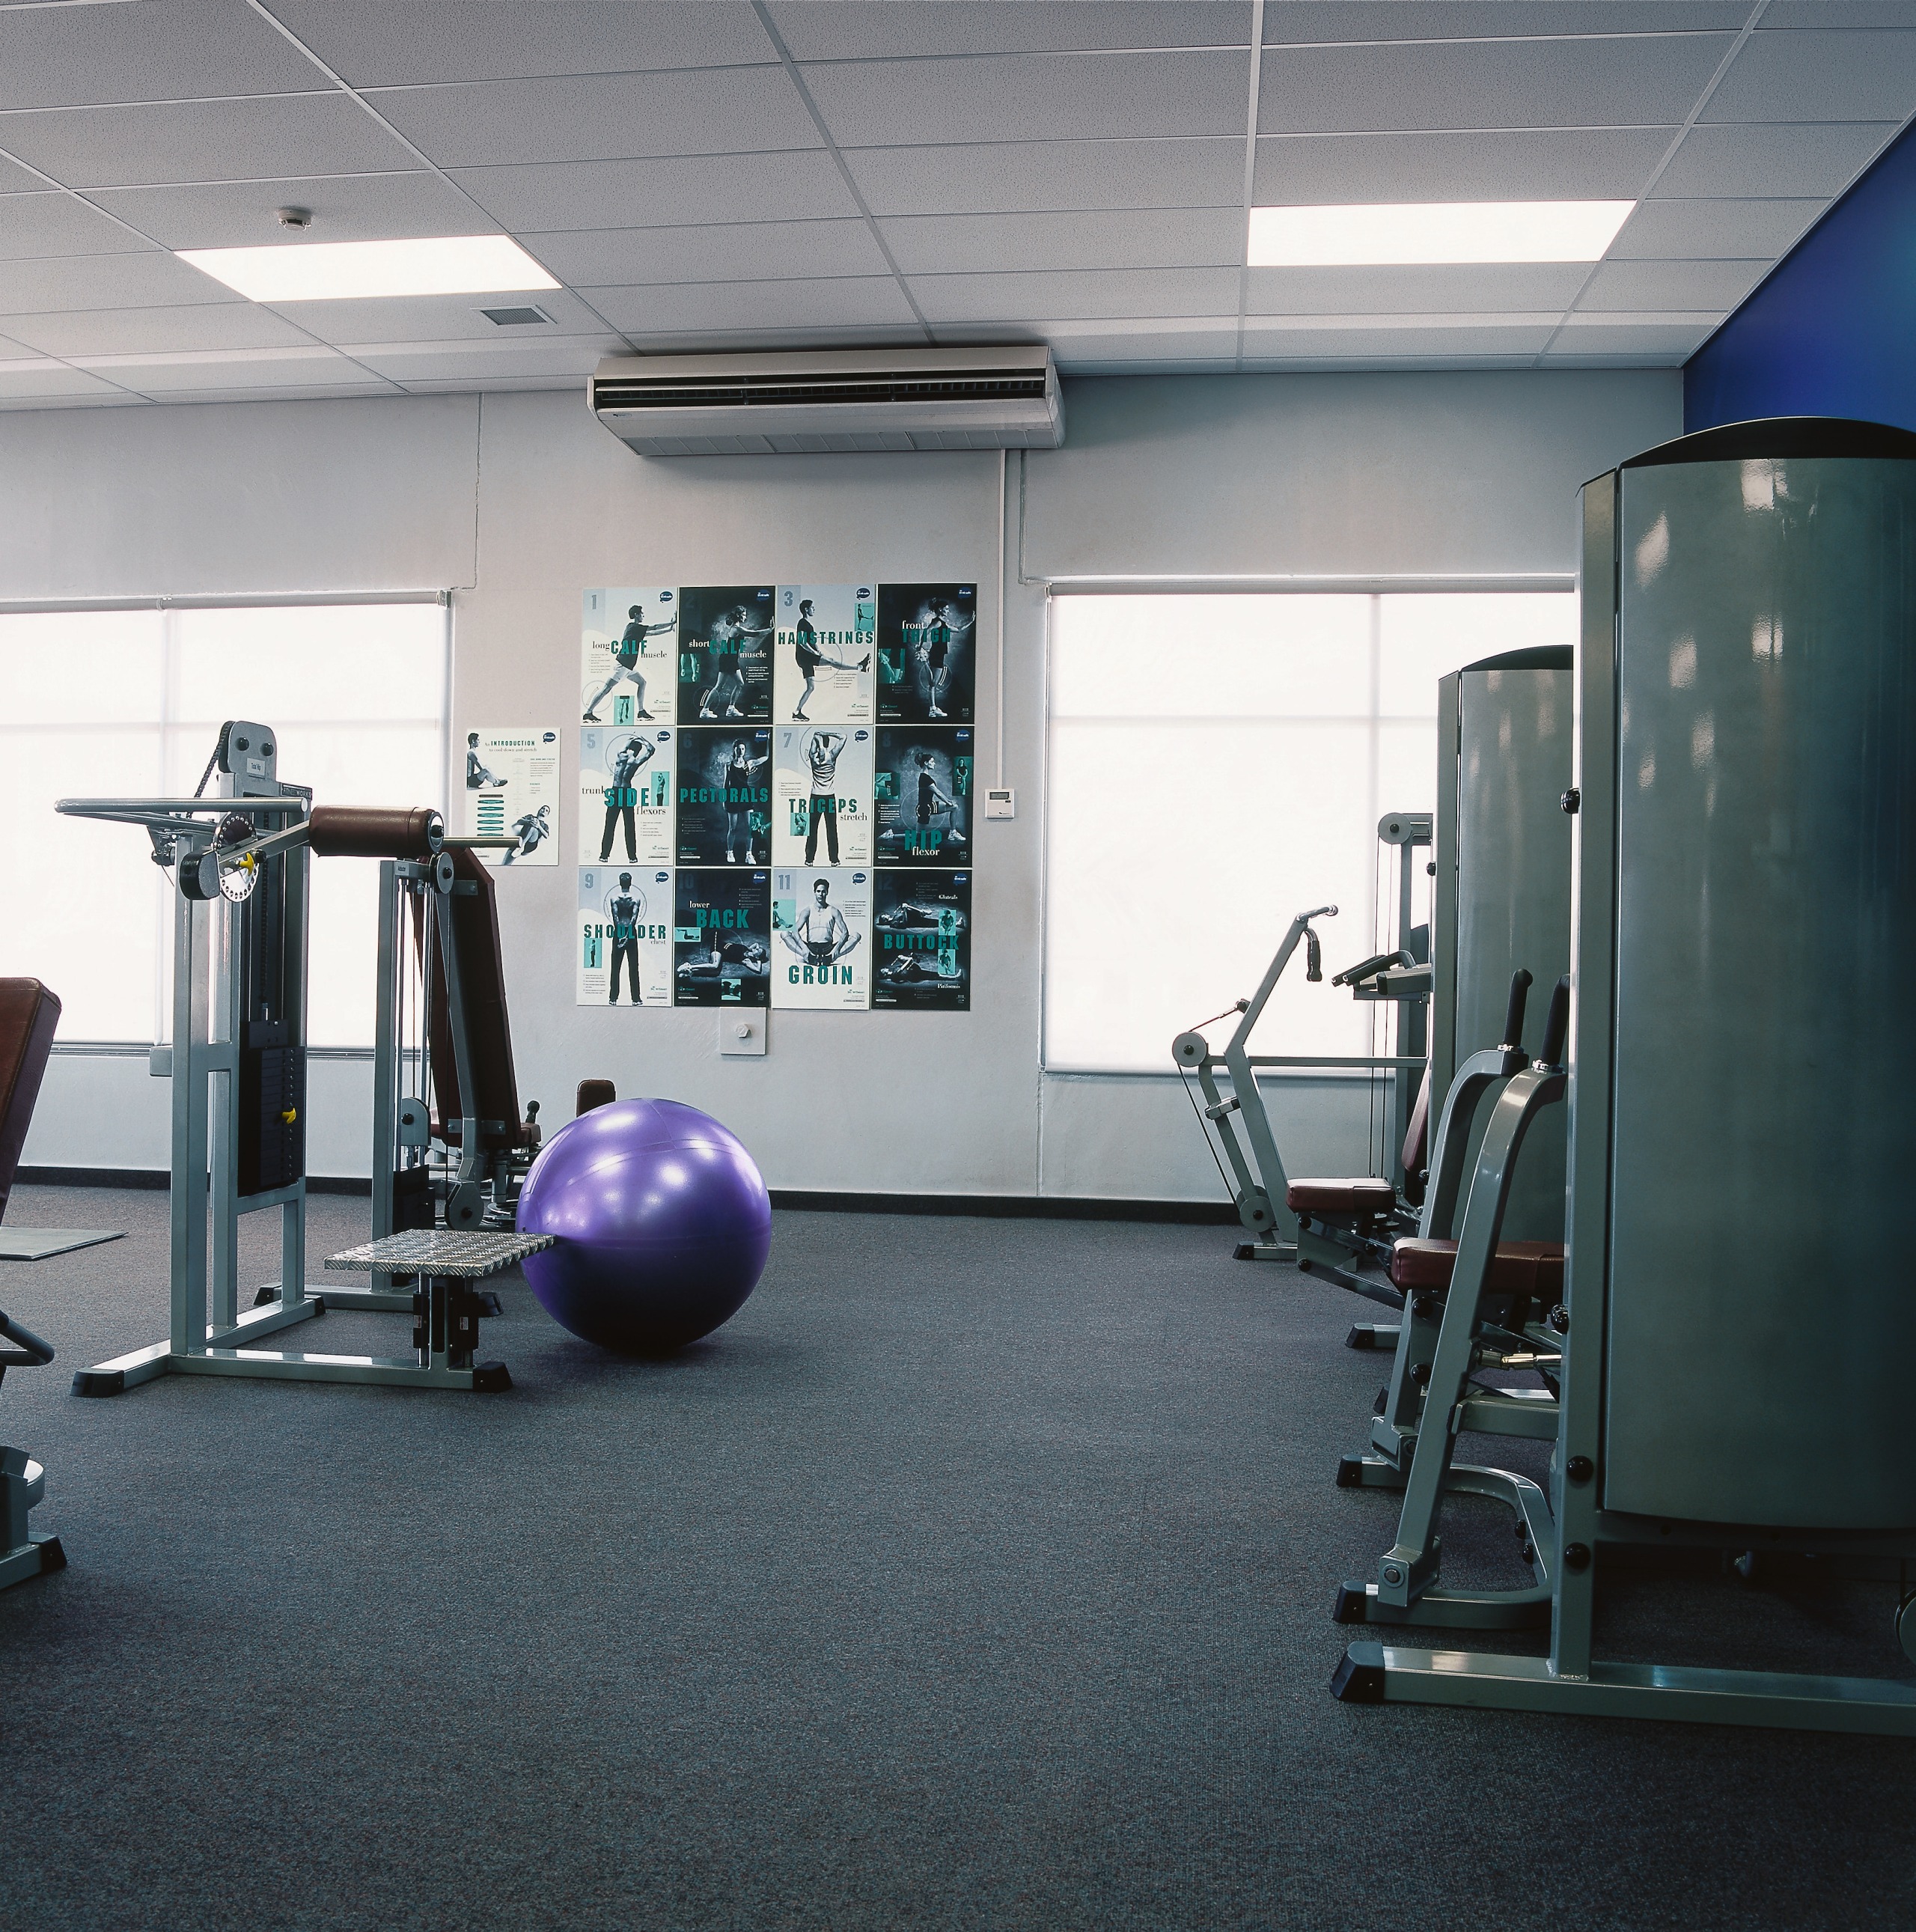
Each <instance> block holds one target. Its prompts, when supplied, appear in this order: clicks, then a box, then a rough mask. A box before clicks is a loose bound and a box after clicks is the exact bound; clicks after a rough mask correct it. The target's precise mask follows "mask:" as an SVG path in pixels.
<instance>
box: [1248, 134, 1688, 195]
mask: <svg viewBox="0 0 1916 1932" xmlns="http://www.w3.org/2000/svg"><path fill="white" fill-rule="evenodd" d="M1676 131H1677V130H1676V128H1675V127H1572V128H1552V129H1551V130H1548V131H1546V132H1540V131H1537V130H1531V129H1528V128H1525V129H1519V130H1510V131H1504V132H1489V133H1447V132H1446V133H1400V134H1284V135H1278V134H1266V135H1264V136H1261V138H1260V139H1259V140H1258V172H1257V182H1256V187H1255V194H1256V196H1257V199H1258V202H1260V204H1261V205H1266V206H1273V205H1285V204H1287V203H1300V204H1310V203H1324V202H1333V203H1335V202H1363V201H1554V200H1567V201H1576V200H1591V201H1621V200H1627V199H1633V198H1634V197H1635V196H1636V195H1637V194H1639V193H1641V192H1642V187H1643V184H1644V183H1645V181H1648V179H1649V178H1650V175H1651V170H1652V169H1654V167H1655V166H1656V165H1657V163H1658V162H1659V161H1660V160H1662V159H1663V151H1664V150H1665V149H1666V148H1668V147H1669V145H1670V142H1672V139H1675V135H1676Z"/></svg>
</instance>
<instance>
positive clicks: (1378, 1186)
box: [1171, 811, 1431, 1307]
mask: <svg viewBox="0 0 1916 1932" xmlns="http://www.w3.org/2000/svg"><path fill="white" fill-rule="evenodd" d="M1378 838H1379V839H1380V840H1381V841H1382V842H1383V843H1384V844H1386V845H1387V846H1391V847H1395V848H1396V852H1397V895H1396V898H1397V904H1396V930H1397V932H1398V935H1399V944H1398V946H1397V947H1396V948H1393V950H1391V951H1390V952H1388V953H1378V954H1377V955H1375V956H1373V957H1372V958H1371V959H1366V960H1363V961H1362V962H1360V963H1359V964H1358V965H1355V966H1353V967H1351V968H1348V969H1347V970H1346V971H1344V972H1342V973H1340V974H1337V975H1336V978H1335V979H1334V980H1333V982H1332V983H1333V985H1334V986H1348V987H1349V989H1350V990H1351V994H1352V995H1353V997H1354V998H1357V999H1360V1000H1365V1001H1387V1002H1390V1003H1392V1004H1395V1005H1396V1008H1397V1019H1396V1028H1395V1035H1396V1046H1397V1049H1398V1050H1397V1051H1396V1052H1395V1053H1390V1054H1342V1055H1339V1054H1264V1053H1257V1054H1254V1053H1252V1052H1251V1050H1250V1042H1251V1036H1252V1034H1253V1033H1255V1031H1256V1030H1257V1025H1258V1021H1259V1020H1260V1019H1261V1018H1262V1017H1263V1015H1264V1008H1265V1007H1266V1006H1267V1004H1269V1002H1270V997H1271V995H1272V994H1273V993H1274V992H1276V990H1277V984H1278V982H1279V980H1281V979H1282V978H1283V977H1284V972H1285V968H1287V967H1288V965H1290V964H1291V959H1292V956H1294V954H1295V953H1296V952H1297V948H1298V947H1299V945H1300V944H1302V945H1303V947H1304V949H1305V951H1304V961H1305V968H1304V977H1305V978H1306V980H1309V981H1312V982H1313V983H1315V982H1317V981H1319V980H1322V979H1323V977H1324V961H1323V950H1322V946H1321V941H1320V940H1319V938H1318V933H1317V932H1316V931H1315V929H1314V928H1313V926H1312V921H1313V920H1314V919H1330V918H1334V917H1336V913H1337V908H1336V907H1335V906H1334V905H1324V906H1315V907H1312V909H1311V910H1309V912H1301V913H1299V914H1298V915H1297V917H1296V918H1295V919H1293V920H1292V921H1291V925H1290V927H1289V929H1288V930H1287V931H1286V932H1285V935H1284V938H1283V939H1282V941H1280V942H1279V946H1278V949H1277V951H1276V954H1275V955H1274V956H1273V958H1272V960H1271V963H1270V965H1269V966H1268V967H1267V968H1266V969H1265V972H1264V978H1263V980H1261V982H1260V983H1259V984H1258V990H1257V991H1256V992H1255V993H1254V994H1252V995H1251V997H1250V998H1249V999H1248V1000H1240V1001H1237V1004H1235V1005H1234V1007H1231V1008H1230V1009H1229V1011H1230V1012H1231V1013H1235V1014H1237V1016H1238V1019H1237V1025H1236V1026H1235V1027H1234V1028H1233V1029H1232V1031H1231V1038H1230V1039H1229V1040H1228V1042H1227V1043H1225V1048H1224V1051H1223V1052H1222V1053H1214V1052H1213V1051H1212V1050H1211V1046H1210V1042H1209V1041H1208V1040H1207V1039H1206V1038H1205V1037H1204V1031H1203V1029H1202V1028H1192V1029H1190V1030H1189V1031H1187V1032H1184V1033H1181V1034H1179V1035H1178V1036H1177V1039H1176V1040H1174V1041H1173V1042H1172V1043H1171V1058H1173V1059H1174V1061H1176V1062H1177V1067H1178V1069H1179V1071H1180V1074H1181V1075H1185V1076H1188V1075H1191V1074H1195V1075H1196V1076H1197V1080H1198V1088H1199V1089H1200V1090H1201V1092H1202V1093H1203V1094H1204V1112H1203V1118H1204V1120H1205V1121H1208V1122H1209V1123H1210V1124H1211V1125H1212V1126H1214V1127H1216V1130H1217V1135H1218V1139H1219V1142H1221V1143H1222V1146H1223V1148H1224V1153H1225V1160H1227V1161H1228V1163H1229V1164H1230V1168H1231V1181H1232V1183H1233V1184H1234V1186H1233V1196H1232V1199H1233V1205H1234V1206H1235V1207H1236V1208H1237V1218H1238V1220H1239V1221H1240V1223H1242V1224H1243V1228H1244V1230H1245V1232H1246V1234H1247V1235H1249V1237H1250V1238H1249V1240H1248V1241H1243V1242H1240V1244H1238V1247H1237V1250H1236V1253H1237V1259H1239V1260H1240V1261H1251V1260H1264V1261H1291V1260H1294V1259H1297V1257H1298V1256H1299V1253H1300V1230H1299V1226H1298V1218H1297V1211H1296V1210H1295V1208H1293V1207H1292V1206H1291V1203H1290V1201H1289V1199H1288V1197H1289V1196H1290V1194H1291V1187H1292V1184H1291V1178H1290V1176H1289V1175H1288V1172H1286V1170H1285V1165H1284V1158H1283V1156H1282V1154H1281V1153H1280V1152H1279V1149H1278V1145H1277V1136H1276V1133H1274V1132H1273V1129H1272V1127H1271V1124H1270V1114H1269V1112H1267V1109H1266V1108H1265V1106H1264V1096H1263V1095H1262V1094H1261V1093H1260V1092H1259V1091H1258V1084H1257V1076H1258V1069H1259V1068H1261V1067H1291V1068H1297V1069H1305V1068H1309V1069H1312V1070H1318V1071H1322V1070H1363V1071H1365V1072H1367V1073H1373V1074H1375V1073H1384V1074H1385V1075H1386V1076H1388V1078H1389V1081H1390V1127H1389V1128H1388V1129H1387V1132H1388V1135H1389V1139H1390V1178H1389V1179H1388V1181H1373V1182H1372V1183H1370V1184H1369V1185H1370V1186H1371V1187H1372V1188H1374V1189H1375V1190H1376V1192H1377V1199H1378V1202H1380V1203H1381V1205H1382V1208H1384V1210H1386V1211H1388V1210H1391V1209H1393V1208H1394V1206H1395V1205H1396V1203H1397V1202H1399V1201H1400V1200H1401V1199H1402V1197H1403V1196H1404V1193H1405V1186H1406V1184H1407V1181H1408V1182H1409V1183H1410V1184H1411V1186H1412V1187H1414V1185H1415V1181H1414V1177H1413V1176H1409V1175H1406V1173H1405V1169H1404V1166H1403V1159H1402V1151H1403V1148H1404V1146H1405V1139H1406V1136H1407V1134H1408V1130H1409V1127H1410V1124H1411V1115H1412V1112H1413V1111H1414V1106H1415V1104H1416V1096H1417V1080H1416V1079H1413V1078H1412V1076H1413V1075H1416V1076H1419V1077H1421V1076H1422V1074H1423V1070H1424V1067H1425V1064H1426V1046H1425V1025H1424V1008H1425V1006H1426V1004H1427V1002H1428V1001H1429V997H1430V967H1429V930H1428V929H1427V928H1425V927H1423V926H1417V927H1413V926H1412V925H1411V919H1412V917H1413V916H1414V915H1413V902H1414V880H1415V877H1416V869H1417V853H1418V852H1419V851H1420V850H1424V849H1426V848H1428V847H1429V844H1430V841H1431V817H1430V814H1429V812H1427V811H1426V812H1407V811H1392V812H1387V813H1385V814H1384V817H1382V819H1381V820H1379V821H1378ZM1223 1017H1225V1016H1223V1015H1222V1014H1221V1015H1219V1018H1220V1019H1222V1018H1223ZM1211 1024H1212V1022H1210V1021H1207V1022H1204V1025H1211ZM1220 1067H1222V1069H1223V1070H1224V1071H1225V1074H1226V1075H1227V1076H1228V1079H1229V1082H1230V1088H1231V1091H1230V1092H1229V1093H1228V1094H1226V1093H1225V1092H1224V1091H1223V1090H1222V1087H1221V1085H1220V1084H1219V1079H1218V1070H1219V1068H1220ZM1338 1185H1339V1186H1342V1187H1349V1186H1351V1185H1352V1184H1351V1183H1348V1182H1343V1183H1339V1184H1338ZM1340 1252H1342V1250H1340ZM1360 1252H1363V1251H1362V1250H1360ZM1380 1253H1381V1255H1383V1256H1387V1255H1388V1253H1389V1247H1388V1243H1387V1242H1385V1243H1384V1244H1381V1249H1380ZM1326 1271H1330V1270H1326ZM1337 1278H1338V1279H1339V1280H1340V1281H1342V1283H1343V1285H1344V1286H1347V1287H1350V1286H1357V1288H1358V1292H1360V1293H1366V1294H1369V1295H1372V1297H1373V1298H1375V1299H1378V1300H1382V1301H1386V1302H1387V1304H1388V1305H1390V1307H1397V1306H1398V1305H1399V1301H1400V1300H1401V1298H1399V1296H1397V1295H1395V1294H1394V1293H1393V1292H1391V1291H1390V1289H1388V1288H1387V1287H1385V1286H1383V1285H1382V1284H1380V1283H1374V1282H1373V1283H1361V1284H1360V1283H1359V1280H1358V1278H1357V1277H1354V1276H1346V1275H1344V1274H1338V1276H1337Z"/></svg>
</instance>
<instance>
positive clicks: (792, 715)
mask: <svg viewBox="0 0 1916 1932" xmlns="http://www.w3.org/2000/svg"><path fill="white" fill-rule="evenodd" d="M877 642H878V604H877V598H875V597H874V595H873V593H872V589H871V585H869V584H852V583H781V584H780V585H779V586H778V623H777V625H776V627H775V631H774V634H773V643H772V657H773V664H772V694H773V700H774V705H775V712H774V715H775V716H776V717H777V718H778V721H779V722H780V723H781V724H785V723H793V724H808V723H814V722H815V723H817V724H870V723H871V714H872V690H873V673H872V667H871V661H872V657H873V654H874V651H875V650H876V649H877Z"/></svg>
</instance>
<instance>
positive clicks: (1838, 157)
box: [1657, 121, 1897, 201]
mask: <svg viewBox="0 0 1916 1932" xmlns="http://www.w3.org/2000/svg"><path fill="white" fill-rule="evenodd" d="M1896 132H1897V127H1896V124H1895V123H1894V121H1824V122H1822V123H1818V124H1810V125H1808V126H1801V127H1788V126H1780V125H1772V126H1753V127H1693V128H1692V129H1691V130H1690V132H1689V133H1687V134H1686V135H1685V136H1684V140H1683V145H1682V146H1681V147H1680V148H1678V150H1677V151H1676V154H1675V156H1674V157H1673V158H1672V160H1671V163H1670V165H1669V167H1668V168H1666V169H1665V170H1664V172H1663V178H1661V179H1660V181H1658V182H1657V198H1658V199H1660V200H1671V201H1680V200H1683V199H1687V198H1689V197H1690V196H1697V195H1732V196H1763V197H1765V198H1768V197H1773V196H1774V197H1781V196H1790V195H1821V196H1826V197H1827V196H1831V195H1834V194H1837V193H1840V192H1841V191H1842V190H1843V189H1844V188H1846V187H1848V186H1849V183H1850V181H1852V178H1854V177H1855V175H1857V174H1858V173H1859V172H1861V169H1863V168H1864V166H1866V165H1867V163H1869V162H1870V160H1873V158H1874V157H1875V156H1876V153H1877V151H1879V149H1880V148H1882V147H1883V146H1885V145H1886V144H1887V143H1888V141H1889V140H1890V139H1891V137H1892V136H1894V134H1895V133H1896Z"/></svg>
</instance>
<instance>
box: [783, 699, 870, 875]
mask: <svg viewBox="0 0 1916 1932" xmlns="http://www.w3.org/2000/svg"><path fill="white" fill-rule="evenodd" d="M772 739H773V742H774V745H775V749H774V751H773V754H772V783H773V786H774V787H775V790H776V792H777V793H778V796H777V799H776V801H775V807H774V810H773V813H772V863H773V864H774V865H870V864H871V784H872V762H871V761H872V754H873V736H872V731H871V727H870V726H868V725H865V724H781V725H780V726H779V727H778V730H775V732H774V733H772Z"/></svg>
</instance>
